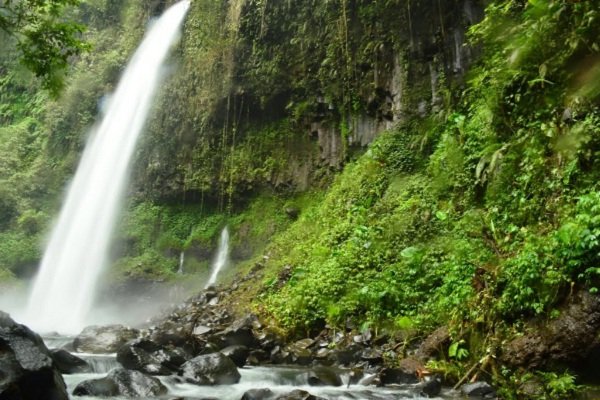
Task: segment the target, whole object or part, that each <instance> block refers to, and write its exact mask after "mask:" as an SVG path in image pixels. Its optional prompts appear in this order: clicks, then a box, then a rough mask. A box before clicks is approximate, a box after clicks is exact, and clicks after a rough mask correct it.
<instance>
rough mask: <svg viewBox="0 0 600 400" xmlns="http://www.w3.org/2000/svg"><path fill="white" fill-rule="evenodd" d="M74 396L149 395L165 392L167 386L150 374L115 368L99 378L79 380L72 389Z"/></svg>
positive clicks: (159, 394)
mask: <svg viewBox="0 0 600 400" xmlns="http://www.w3.org/2000/svg"><path fill="white" fill-rule="evenodd" d="M73 394H74V395H75V396H98V397H108V396H125V397H150V396H161V395H164V394H167V388H166V387H165V386H164V385H163V384H162V383H161V382H160V381H159V380H158V379H157V378H154V377H152V376H148V375H145V374H143V373H141V372H139V371H130V370H127V369H124V368H115V369H113V370H112V371H110V372H109V374H108V375H107V376H106V377H104V378H100V379H90V380H87V381H83V382H81V383H80V384H79V385H77V386H76V387H75V390H73Z"/></svg>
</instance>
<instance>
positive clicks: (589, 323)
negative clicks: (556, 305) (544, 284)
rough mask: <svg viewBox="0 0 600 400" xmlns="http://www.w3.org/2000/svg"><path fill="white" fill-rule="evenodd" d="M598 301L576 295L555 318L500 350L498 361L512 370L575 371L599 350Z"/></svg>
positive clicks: (599, 311)
mask: <svg viewBox="0 0 600 400" xmlns="http://www.w3.org/2000/svg"><path fill="white" fill-rule="evenodd" d="M599 329H600V297H599V296H594V295H591V294H589V293H586V292H582V293H579V294H577V295H576V296H574V297H573V298H572V300H571V301H570V302H569V303H568V304H567V305H565V306H564V307H563V308H562V309H561V313H560V315H559V317H558V318H556V319H554V320H551V321H550V322H548V323H545V324H544V325H542V326H539V327H538V326H533V327H532V329H531V333H530V334H527V335H525V336H521V337H518V338H516V339H514V340H513V341H512V342H510V343H509V344H508V345H507V346H506V348H505V349H504V352H503V355H502V361H503V362H505V363H506V364H508V365H511V366H514V367H527V368H538V367H542V366H543V367H552V366H556V365H567V366H570V367H573V368H578V367H579V366H580V363H582V362H584V361H585V359H586V358H587V357H588V355H589V354H590V353H592V352H594V351H595V350H597V349H600V338H599V337H598V330H599Z"/></svg>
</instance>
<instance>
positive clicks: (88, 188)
mask: <svg viewBox="0 0 600 400" xmlns="http://www.w3.org/2000/svg"><path fill="white" fill-rule="evenodd" d="M188 8H189V1H188V0H185V1H183V2H180V3H178V4H176V5H174V6H172V7H171V8H169V9H168V10H167V11H166V12H165V13H164V14H163V15H162V16H161V17H160V18H159V19H158V20H157V21H156V23H154V25H153V26H152V28H151V29H150V30H149V32H148V34H147V35H146V37H145V38H144V40H143V42H142V43H141V45H140V47H139V48H138V49H137V50H136V52H135V54H134V55H133V58H132V60H131V61H130V63H129V65H128V66H127V68H126V70H125V72H124V74H123V76H122V78H121V80H120V82H119V85H118V86H117V88H116V91H115V93H114V95H113V96H112V97H111V100H110V104H108V107H107V109H106V112H105V113H104V116H103V118H102V120H101V122H100V123H99V125H98V128H97V129H96V130H95V132H93V135H92V136H91V139H90V140H89V142H88V143H87V145H86V147H85V150H84V153H83V155H82V158H81V161H80V163H79V166H78V168H77V172H76V174H75V177H74V178H73V181H72V183H71V185H70V188H69V190H68V192H67V196H66V199H65V202H64V204H63V207H62V210H61V212H60V215H59V217H58V221H57V223H56V225H55V226H54V229H53V231H52V235H51V237H50V240H49V242H48V245H47V247H46V251H45V253H44V257H43V259H42V263H41V266H40V270H39V273H38V276H37V278H36V280H35V283H34V286H33V291H32V293H31V296H30V298H29V304H28V310H27V312H26V315H25V318H24V319H25V321H24V322H26V323H27V324H28V325H29V326H31V327H32V328H34V329H36V330H38V331H40V332H50V331H59V332H62V333H77V332H78V331H79V330H80V329H81V328H82V327H83V326H84V324H85V322H86V321H85V318H86V316H87V314H88V312H89V310H90V308H91V305H92V301H93V299H94V292H95V287H96V282H97V280H98V278H99V276H100V273H101V270H102V268H103V267H104V266H105V265H106V264H107V253H108V248H109V245H110V240H111V234H112V231H113V227H114V224H115V220H116V218H117V216H118V213H119V210H120V202H121V199H122V194H123V191H124V188H125V186H126V182H127V178H128V173H127V171H128V169H129V165H130V161H131V157H132V155H133V152H134V149H135V146H136V142H137V138H138V136H139V134H140V132H141V131H142V128H143V126H144V122H145V120H146V116H147V114H148V110H149V108H150V105H151V103H152V98H153V96H154V93H155V90H156V87H157V86H158V84H159V82H160V80H161V79H160V78H161V75H162V64H163V62H164V60H165V58H166V57H167V55H168V53H169V50H170V48H171V46H172V44H173V42H174V41H175V40H176V39H177V37H178V35H179V27H180V25H181V23H182V21H183V18H184V16H185V14H186V12H187V9H188Z"/></svg>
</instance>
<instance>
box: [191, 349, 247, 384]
mask: <svg viewBox="0 0 600 400" xmlns="http://www.w3.org/2000/svg"><path fill="white" fill-rule="evenodd" d="M179 374H180V375H181V376H182V377H183V378H184V379H185V380H186V381H188V382H191V383H195V384H198V385H232V384H235V383H238V382H239V381H240V378H241V376H240V373H239V372H238V370H237V367H236V366H235V363H234V362H233V361H231V359H230V358H228V357H227V356H225V355H224V354H222V353H212V354H206V355H201V356H198V357H196V358H193V359H191V360H190V361H188V362H186V363H185V364H183V365H182V366H181V370H180V373H179Z"/></svg>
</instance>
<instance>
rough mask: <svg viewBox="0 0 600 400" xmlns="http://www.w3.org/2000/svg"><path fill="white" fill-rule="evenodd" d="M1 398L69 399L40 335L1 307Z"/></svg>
mask: <svg viewBox="0 0 600 400" xmlns="http://www.w3.org/2000/svg"><path fill="white" fill-rule="evenodd" d="M0 399H3V400H4V399H7V400H13V399H19V400H68V395H67V391H66V387H65V383H64V381H63V379H62V376H61V375H60V372H59V371H58V369H57V368H56V367H55V365H54V362H53V361H52V357H51V356H50V352H49V351H48V349H47V348H46V346H45V345H44V343H43V341H42V338H41V337H40V336H39V335H37V334H36V333H34V332H32V331H31V330H30V329H29V328H27V327H26V326H25V325H20V324H17V323H16V322H14V321H13V320H12V319H11V318H10V317H9V316H8V314H5V313H3V312H1V311H0Z"/></svg>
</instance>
